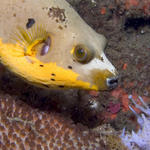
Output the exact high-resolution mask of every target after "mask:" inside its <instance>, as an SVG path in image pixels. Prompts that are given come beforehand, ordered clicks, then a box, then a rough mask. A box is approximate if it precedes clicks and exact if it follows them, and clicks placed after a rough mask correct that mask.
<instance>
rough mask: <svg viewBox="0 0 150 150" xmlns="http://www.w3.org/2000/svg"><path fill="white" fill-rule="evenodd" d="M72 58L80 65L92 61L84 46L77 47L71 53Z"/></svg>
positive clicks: (89, 52)
mask: <svg viewBox="0 0 150 150" xmlns="http://www.w3.org/2000/svg"><path fill="white" fill-rule="evenodd" d="M73 56H74V58H75V59H76V60H77V61H78V62H80V63H87V62H89V61H90V60H91V59H92V56H93V53H92V52H91V51H90V50H89V49H87V48H86V47H85V46H82V45H77V46H76V47H75V48H74V51H73Z"/></svg>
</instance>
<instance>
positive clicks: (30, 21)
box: [26, 18, 35, 29]
mask: <svg viewBox="0 0 150 150" xmlns="http://www.w3.org/2000/svg"><path fill="white" fill-rule="evenodd" d="M34 23H35V20H34V19H33V18H29V19H28V22H27V24H26V28H27V29H29V28H31V27H32V26H33V24H34Z"/></svg>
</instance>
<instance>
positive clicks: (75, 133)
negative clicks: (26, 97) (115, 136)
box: [0, 93, 103, 150]
mask: <svg viewBox="0 0 150 150" xmlns="http://www.w3.org/2000/svg"><path fill="white" fill-rule="evenodd" d="M101 141H102V139H100V136H99V134H96V133H94V132H92V133H91V132H90V131H89V129H87V128H83V126H81V125H75V124H73V122H71V121H70V120H69V119H65V117H64V116H61V115H60V114H58V113H54V112H50V113H48V112H44V111H40V110H38V109H34V108H32V107H30V106H29V105H27V104H25V103H23V101H21V100H18V99H16V98H14V97H12V96H11V97H10V96H9V95H4V94H3V95H2V93H1V96H0V149H2V150H5V149H7V150H9V149H19V150H24V149H25V150H28V149H30V150H31V149H36V150H41V149H44V150H48V149H54V150H59V149H61V150H69V149H77V150H80V149H85V150H86V149H87V150H96V149H98V150H101V149H103V145H102V144H101V143H102V142H101Z"/></svg>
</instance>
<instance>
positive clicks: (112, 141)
mask: <svg viewBox="0 0 150 150" xmlns="http://www.w3.org/2000/svg"><path fill="white" fill-rule="evenodd" d="M106 141H107V144H108V145H109V147H110V149H111V150H127V148H126V147H125V146H124V145H123V144H122V142H121V139H120V138H119V137H118V136H116V135H111V134H110V135H108V136H107V138H106Z"/></svg>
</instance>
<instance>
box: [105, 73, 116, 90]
mask: <svg viewBox="0 0 150 150" xmlns="http://www.w3.org/2000/svg"><path fill="white" fill-rule="evenodd" d="M106 85H107V87H108V88H109V89H114V88H116V87H117V86H118V76H117V77H110V78H107V79H106Z"/></svg>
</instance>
